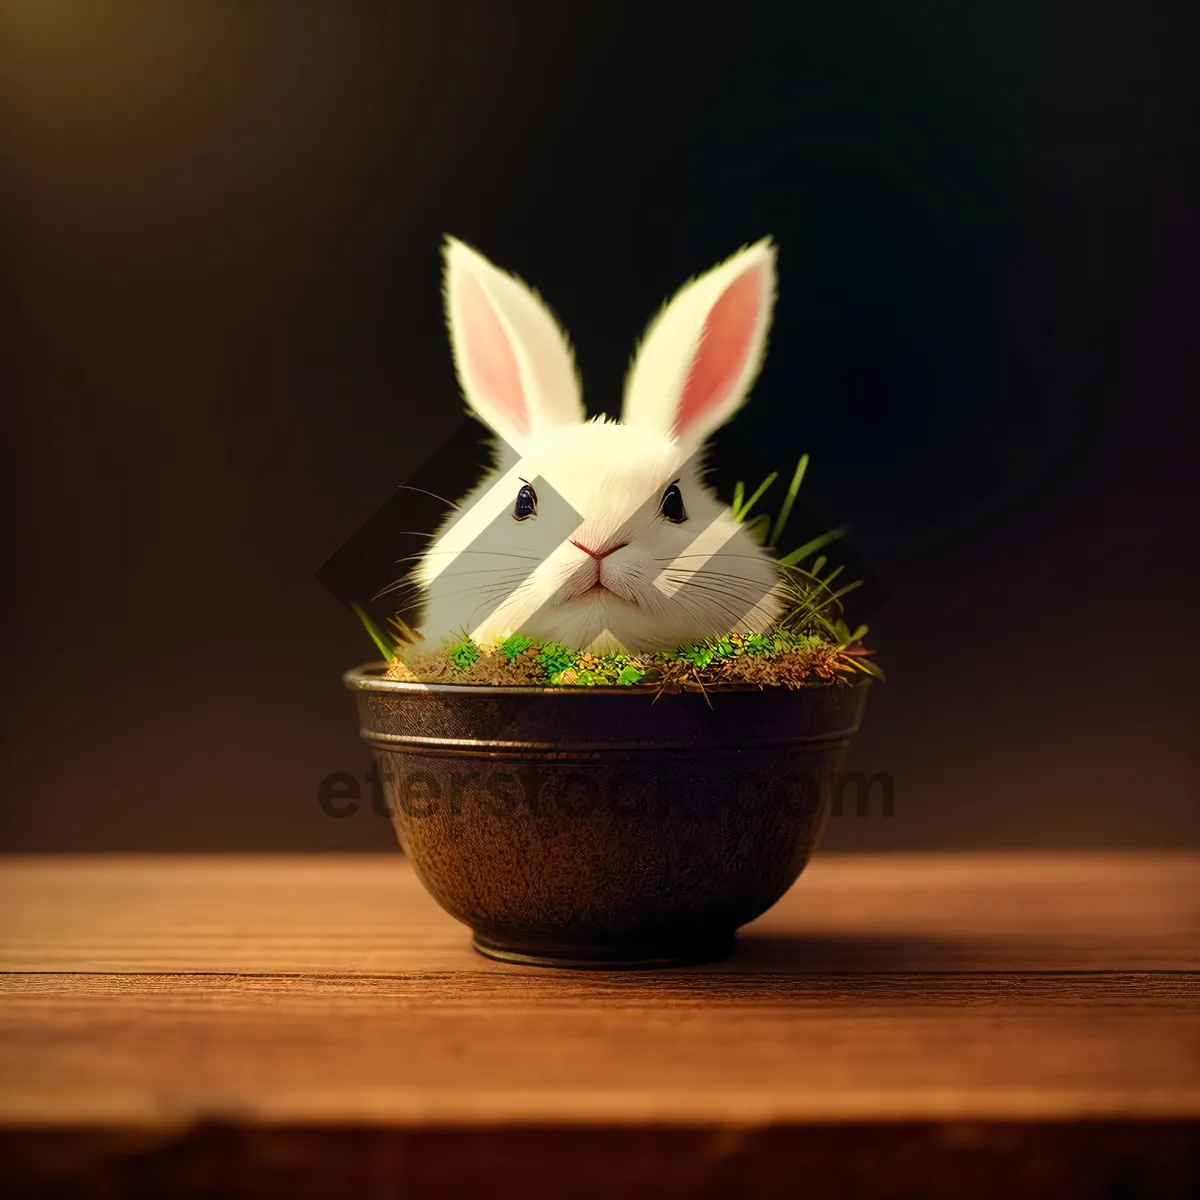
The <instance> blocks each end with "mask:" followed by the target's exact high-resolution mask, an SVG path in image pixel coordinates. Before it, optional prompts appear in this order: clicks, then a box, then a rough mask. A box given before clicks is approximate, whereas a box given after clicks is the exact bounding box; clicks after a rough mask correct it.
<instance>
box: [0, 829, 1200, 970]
mask: <svg viewBox="0 0 1200 1200" xmlns="http://www.w3.org/2000/svg"><path fill="white" fill-rule="evenodd" d="M1197 969H1200V856H1198V855H1196V854H1194V853H1193V854H1189V853H1182V852H1181V853H1155V854H1139V855H1131V856H1122V855H1089V854H1036V855H1026V854H977V855H951V856H948V855H913V854H904V855H887V856H884V855H857V856H833V855H830V856H825V857H823V858H822V857H818V858H817V860H816V861H815V862H814V863H813V865H812V866H811V867H810V868H809V870H808V871H807V872H806V873H805V874H804V876H802V877H801V880H800V882H799V883H798V884H797V886H796V887H795V888H793V889H792V891H791V892H790V893H789V894H788V895H787V896H786V897H785V898H784V899H783V900H782V901H781V902H780V903H779V904H778V905H777V906H776V907H775V908H774V909H773V910H772V911H771V912H769V913H768V914H767V915H766V916H764V917H763V918H761V919H760V920H759V921H757V922H755V923H754V924H753V925H751V926H750V927H749V928H748V929H747V931H746V932H745V933H744V935H743V950H742V952H741V953H740V954H739V956H738V957H737V958H736V959H734V960H732V961H731V962H729V963H723V964H715V965H714V966H711V967H707V968H701V972H702V973H710V974H722V973H730V972H733V973H736V974H742V973H751V974H758V973H762V972H784V973H789V974H824V973H829V972H834V973H846V972H858V971H863V972H877V971H893V972H895V971H910V972H934V971H969V972H978V971H1060V972H1061V971H1067V970H1079V971H1102V970H1116V971H1152V970H1166V971H1183V970H1197ZM0 970H6V971H101V972H162V971H165V972H172V973H182V972H217V973H230V972H232V973H245V972H253V973H256V974H277V973H285V974H286V973H296V972H319V973H321V974H325V975H329V974H350V975H362V974H374V975H403V974H406V973H410V972H412V971H414V970H419V971H422V972H429V971H471V972H474V973H476V974H478V973H493V974H495V973H510V974H511V973H517V974H520V975H522V976H527V975H528V974H529V970H528V969H527V968H520V967H510V966H505V965H503V964H499V963H488V962H485V961H484V960H482V959H480V958H479V957H478V956H476V955H475V954H473V953H472V952H471V950H470V948H469V945H468V938H467V933H466V930H465V929H464V928H463V927H462V926H460V925H459V924H457V923H456V922H455V921H453V920H451V919H450V918H449V917H447V916H446V915H445V914H444V913H443V912H442V911H441V910H440V909H439V908H438V907H437V905H436V904H434V902H433V901H432V900H431V899H430V898H429V896H428V895H427V894H426V893H425V891H424V890H423V889H422V887H421V886H420V884H419V882H418V881H417V880H416V878H415V877H414V875H413V873H412V869H411V866H410V865H409V864H408V863H407V862H405V861H404V859H402V858H401V857H400V856H399V855H395V856H393V855H379V856H366V855H364V856H325V857H322V856H311V857H288V858H269V857H237V856H229V857H217V856H197V857H179V858H165V859H164V858H155V857H136V856H128V857H116V856H114V857H112V858H99V859H97V858H89V857H80V858H54V857H47V858H30V859H24V858H8V859H5V860H2V861H0Z"/></svg>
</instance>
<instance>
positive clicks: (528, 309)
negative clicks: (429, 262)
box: [443, 237, 584, 446]
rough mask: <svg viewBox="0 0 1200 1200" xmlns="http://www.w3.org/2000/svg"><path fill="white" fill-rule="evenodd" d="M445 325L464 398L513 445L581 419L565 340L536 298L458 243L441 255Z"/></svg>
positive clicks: (453, 241)
mask: <svg viewBox="0 0 1200 1200" xmlns="http://www.w3.org/2000/svg"><path fill="white" fill-rule="evenodd" d="M444 256H445V273H444V277H443V292H444V296H445V301H446V324H447V325H448V327H449V330H450V344H451V347H452V349H453V351H454V365H455V368H456V370H457V371H458V381H459V383H460V385H461V386H462V390H463V396H464V397H465V398H466V401H467V403H468V404H469V405H470V407H471V409H472V410H473V411H474V412H475V414H476V415H477V416H478V417H479V418H480V419H481V420H482V421H483V422H484V424H485V425H487V426H488V427H489V428H490V429H491V430H492V431H493V432H494V433H496V434H497V435H499V436H500V437H501V438H503V439H504V440H505V441H506V442H508V443H509V444H510V445H514V446H519V445H520V443H521V442H522V441H523V440H524V439H525V438H527V437H528V436H529V435H530V434H531V433H534V432H536V431H537V430H538V429H542V428H545V427H547V426H553V425H573V424H576V423H578V422H581V421H582V420H583V419H584V409H583V400H582V398H581V395H580V385H579V375H578V373H577V372H576V370H575V362H574V358H573V356H572V354H571V347H570V344H569V343H568V342H567V339H566V335H565V334H564V333H563V332H562V330H561V329H560V328H559V326H558V323H557V322H556V321H555V319H554V317H553V316H552V315H551V314H550V311H549V309H547V308H546V306H545V305H544V304H543V303H542V301H541V300H540V299H539V298H538V297H537V295H536V294H535V293H534V292H533V291H531V290H530V289H529V288H528V287H526V286H525V284H523V283H522V282H521V281H520V280H519V279H516V278H515V277H513V276H512V275H507V274H505V273H504V272H503V271H501V270H499V269H498V268H497V267H495V266H493V265H492V264H491V263H490V262H488V260H487V259H486V258H484V257H483V255H482V254H480V253H478V251H475V250H472V249H471V248H470V247H469V246H466V245H464V244H463V243H462V242H460V241H458V240H457V239H456V238H452V237H447V238H446V245H445V249H444Z"/></svg>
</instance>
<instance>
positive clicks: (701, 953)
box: [471, 933, 736, 971]
mask: <svg viewBox="0 0 1200 1200" xmlns="http://www.w3.org/2000/svg"><path fill="white" fill-rule="evenodd" d="M471 944H472V946H473V947H474V948H475V950H476V951H477V952H478V953H480V954H482V955H483V956H484V957H485V958H495V959H499V961H500V962H509V963H521V964H523V965H525V966H530V967H564V968H568V969H572V970H585V971H587V970H591V971H654V970H661V969H664V968H667V967H695V966H699V965H700V964H701V963H710V962H720V961H721V960H722V959H725V958H728V957H729V956H730V955H731V954H732V953H733V952H734V949H735V947H736V939H735V937H734V935H733V934H732V933H720V934H713V935H711V936H709V937H706V938H697V939H691V940H687V941H674V942H667V941H664V942H655V943H647V944H644V945H613V946H562V945H557V944H554V943H538V942H510V941H505V940H503V939H500V938H494V937H484V936H482V935H481V934H478V933H477V934H475V935H474V937H473V938H472V940H471Z"/></svg>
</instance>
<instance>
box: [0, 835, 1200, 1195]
mask: <svg viewBox="0 0 1200 1200" xmlns="http://www.w3.org/2000/svg"><path fill="white" fill-rule="evenodd" d="M0 914H3V915H2V916H0V966H2V969H3V970H4V971H5V972H6V973H5V974H4V975H3V976H0V980H2V988H3V992H2V995H0V1154H2V1157H3V1162H2V1176H3V1181H4V1185H5V1186H4V1188H3V1192H4V1194H5V1195H10V1196H11V1195H29V1196H35V1195H36V1196H50V1195H53V1196H65V1195H86V1196H96V1197H100V1196H104V1197H109V1196H124V1195H137V1196H154V1195H165V1196H174V1197H189V1196H201V1195H204V1196H210V1195H236V1196H256V1197H257V1196H267V1195H287V1196H292V1197H307V1196H339V1197H359V1196H385V1195H386V1196H392V1195H399V1194H404V1195H417V1196H429V1195H458V1194H469V1192H470V1191H472V1190H475V1191H478V1192H479V1193H480V1194H487V1195H488V1196H489V1197H495V1196H510V1195H512V1196H536V1195H542V1194H556V1193H557V1194H563V1195H571V1196H579V1197H592V1196H595V1197H604V1198H605V1200H620V1198H623V1197H627V1196H643V1195H645V1196H655V1197H657V1198H658V1200H665V1198H667V1197H675V1196H689V1197H693V1196H694V1197H701V1196H703V1197H717V1196H720V1197H733V1196H741V1195H772V1196H774V1195H778V1196H789V1197H792V1196H797V1195H806V1196H821V1195H839V1196H858V1195H864V1196H865V1195H870V1196H894V1197H900V1196H913V1197H917V1196H942V1195H945V1196H964V1197H982V1196H994V1195H1022V1196H1023V1195H1037V1196H1041V1195H1045V1196H1054V1197H1055V1198H1056V1200H1066V1198H1074V1197H1084V1196H1127V1195H1128V1196H1135V1195H1163V1196H1169V1195H1179V1196H1185V1195H1192V1196H1195V1195H1200V984H1198V979H1200V976H1198V974H1197V972H1198V971H1200V855H1197V854H1187V853H1173V854H1167V853H1164V854H1138V855H1133V854H1127V855H1101V854H1088V855H1084V854H1078V855H1060V854H1054V855H1034V854H1010V855H999V854H997V855H974V856H968V855H956V856H932V855H930V856H917V855H903V856H901V855H895V856H874V857H868V856H862V857H857V856H856V857H836V856H832V855H831V856H826V857H824V858H818V859H817V861H816V862H815V863H814V865H813V866H812V867H811V868H810V870H809V871H808V872H807V873H806V874H805V876H804V877H803V879H802V880H801V882H800V883H799V884H798V885H797V886H796V887H795V888H794V889H793V890H792V892H791V893H790V894H789V895H788V896H787V897H786V898H785V899H784V900H783V901H782V902H781V903H780V904H779V905H778V906H777V907H776V908H775V909H774V910H773V911H772V912H771V913H769V914H768V915H767V916H765V917H764V918H763V919H762V920H760V921H758V922H756V923H755V924H754V925H752V926H750V927H749V928H748V929H747V930H746V931H745V933H744V936H743V948H742V950H741V952H740V953H739V955H738V956H737V957H736V958H735V959H733V960H731V961H730V962H727V963H721V964H716V965H713V966H708V967H703V968H698V969H690V970H680V971H663V972H656V973H653V974H628V975H619V974H609V973H590V972H581V973H575V972H562V971H554V970H537V969H528V968H521V967H513V966H508V965H504V964H500V963H495V962H491V961H488V960H486V959H483V958H480V957H478V956H476V955H475V954H474V953H472V951H471V950H470V949H469V948H468V942H467V934H466V930H465V929H463V928H462V927H461V926H459V925H457V924H456V923H455V922H454V921H452V920H451V919H450V918H449V917H447V916H445V915H444V914H443V913H442V912H441V911H440V910H439V909H438V908H437V907H436V906H435V905H434V904H433V902H432V901H431V900H430V899H429V898H428V897H427V896H426V894H425V893H424V891H423V890H422V889H421V887H420V885H419V883H418V882H417V881H416V879H415V878H414V876H413V873H412V870H411V867H410V866H409V865H408V864H407V863H406V862H405V861H404V860H403V859H402V858H401V857H400V856H398V855H395V856H390V855H389V856H383V857H376V856H362V857H275V858H266V857H256V858H248V857H201V858H188V857H179V858H166V857H151V858H146V857H142V858H133V857H128V858H126V857H107V858H78V857H77V858H65V857H64V858H22V859H14V858H10V859H7V860H4V861H3V863H2V869H0ZM485 1189H486V1192H485Z"/></svg>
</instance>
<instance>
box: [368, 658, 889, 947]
mask: <svg viewBox="0 0 1200 1200" xmlns="http://www.w3.org/2000/svg"><path fill="white" fill-rule="evenodd" d="M344 679H345V683H346V686H347V687H349V688H350V689H351V690H352V691H354V693H355V694H356V696H357V699H358V712H359V720H360V723H361V733H362V737H363V739H364V741H366V742H367V743H368V744H369V745H370V746H371V747H372V748H373V750H374V753H375V759H376V763H377V766H378V768H379V773H380V775H381V777H382V779H383V785H384V793H385V795H386V798H387V801H388V805H389V807H390V808H391V810H392V813H393V817H392V819H393V822H394V824H395V826H396V832H397V833H398V834H399V837H400V842H401V845H402V846H403V847H404V850H405V852H406V853H407V854H408V856H409V857H410V858H411V859H412V862H413V865H414V866H415V868H416V871H417V874H418V875H419V876H420V878H421V880H422V882H423V883H424V884H425V886H426V887H427V888H428V889H429V891H430V892H431V893H432V895H433V897H434V898H435V899H436V900H437V901H438V903H439V904H440V905H441V906H442V907H443V908H444V909H445V910H446V911H447V912H448V913H450V914H451V916H454V917H457V918H458V920H460V921H462V922H464V923H465V924H467V925H469V926H470V927H471V929H472V930H473V931H474V935H475V947H476V949H478V950H479V951H480V952H482V953H483V954H486V955H490V956H491V957H493V958H500V959H506V960H508V961H513V962H525V963H539V964H543V965H553V966H570V967H604V968H609V969H613V968H618V967H650V966H668V965H676V964H682V963H696V962H705V961H711V960H714V959H718V958H723V957H725V956H726V955H728V954H729V953H730V952H731V951H732V949H733V943H734V933H735V931H736V930H737V929H738V928H739V927H740V926H742V925H744V924H746V922H747V921H752V920H753V919H754V918H755V917H757V916H760V915H761V914H762V913H764V912H765V911H766V910H767V909H768V908H770V907H771V905H772V904H774V903H775V901H776V900H778V899H779V898H780V896H782V895H783V894H784V892H786V891H787V889H788V888H789V887H791V885H792V884H793V883H794V882H795V880H796V877H797V876H798V875H799V874H800V872H801V870H802V869H803V868H804V865H805V863H806V862H807V861H808V858H809V856H810V855H811V853H812V851H813V848H814V847H815V845H816V842H817V839H818V838H819V837H820V834H821V831H822V829H823V828H824V826H825V822H826V819H827V818H828V815H829V807H830V799H831V794H832V789H833V786H834V783H835V779H836V776H837V773H838V770H839V768H840V763H841V759H842V754H843V751H844V750H845V747H846V745H847V743H848V742H849V740H850V736H851V734H853V733H854V732H855V731H856V730H857V729H858V725H859V720H860V718H861V715H862V709H863V703H864V701H865V699H866V685H865V683H863V684H858V685H856V686H853V687H849V686H830V687H814V688H805V689H799V690H797V691H788V690H786V689H782V688H772V689H767V690H760V689H757V688H717V689H710V690H709V692H708V698H707V700H706V699H705V697H704V696H703V695H701V694H699V693H696V692H683V693H679V694H673V695H662V696H659V697H658V698H657V700H656V699H655V691H654V689H652V688H636V687H634V688H631V687H621V688H618V687H586V688H585V687H579V688H535V687H522V688H506V687H464V686H461V685H459V686H456V685H451V684H418V683H401V682H399V681H395V680H388V679H384V678H383V667H382V666H367V667H359V668H358V669H356V670H353V671H349V672H347V673H346V675H345V676H344ZM710 706H711V707H710Z"/></svg>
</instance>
